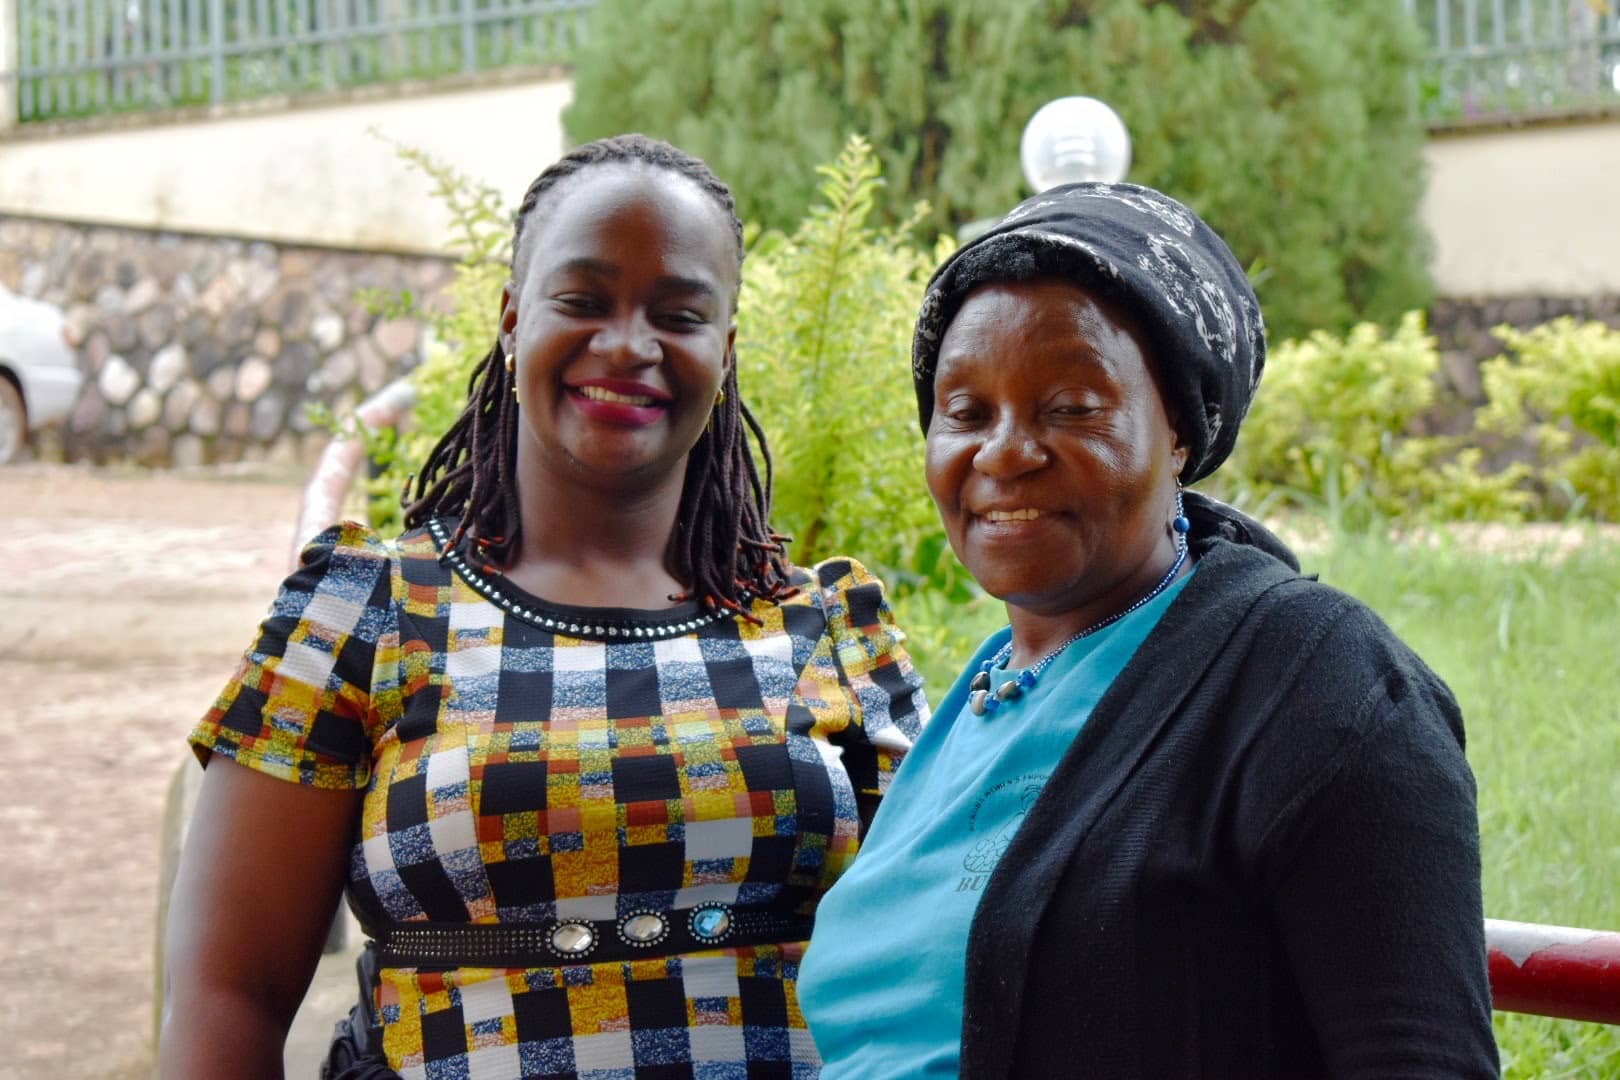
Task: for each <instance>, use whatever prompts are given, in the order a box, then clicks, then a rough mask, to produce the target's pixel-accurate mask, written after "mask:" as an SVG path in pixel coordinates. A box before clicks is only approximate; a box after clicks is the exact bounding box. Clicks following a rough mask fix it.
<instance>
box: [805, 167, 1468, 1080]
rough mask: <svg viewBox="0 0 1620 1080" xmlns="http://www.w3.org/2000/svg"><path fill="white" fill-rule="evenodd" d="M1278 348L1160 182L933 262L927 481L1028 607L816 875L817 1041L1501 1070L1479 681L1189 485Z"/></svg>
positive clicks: (840, 1065)
mask: <svg viewBox="0 0 1620 1080" xmlns="http://www.w3.org/2000/svg"><path fill="white" fill-rule="evenodd" d="M1264 355H1265V339H1264V329H1263V326H1262V323H1261V318H1260V312H1259V308H1258V306H1257V304H1256V301H1255V298H1254V294H1253V292H1252V291H1251V289H1250V288H1249V285H1248V283H1247V281H1246V280H1245V276H1244V273H1243V270H1242V268H1241V267H1240V266H1239V265H1238V263H1237V262H1236V260H1235V259H1234V258H1233V256H1232V254H1231V252H1230V251H1229V250H1228V249H1227V247H1226V245H1225V244H1224V243H1223V242H1222V241H1221V239H1220V238H1219V237H1218V236H1216V235H1215V233H1214V232H1212V231H1211V230H1210V229H1209V227H1208V226H1206V225H1205V224H1204V223H1203V222H1202V221H1201V220H1199V218H1198V217H1197V216H1196V215H1195V214H1193V213H1192V211H1190V210H1188V209H1187V208H1186V207H1184V206H1182V205H1181V204H1179V203H1177V202H1175V201H1174V200H1172V199H1170V198H1168V197H1166V196H1164V195H1162V194H1160V193H1158V192H1155V191H1152V190H1149V189H1145V188H1141V187H1136V186H1132V185H1099V184H1080V185H1074V186H1069V187H1065V188H1060V189H1056V190H1054V191H1049V192H1046V193H1044V194H1041V195H1039V196H1036V197H1035V198H1033V199H1031V200H1029V201H1027V202H1025V203H1024V204H1023V205H1022V206H1020V207H1018V208H1017V209H1016V210H1014V211H1013V212H1012V213H1011V214H1009V215H1008V216H1007V217H1006V218H1005V219H1004V220H1003V221H1002V222H1000V223H999V224H998V225H997V226H996V227H995V228H993V229H991V230H990V231H989V232H988V233H986V234H984V235H983V236H981V237H980V238H979V239H977V240H976V241H974V242H973V243H971V244H969V245H968V246H966V247H964V248H962V249H961V250H960V251H958V252H957V253H956V254H955V255H954V256H952V257H951V258H950V259H949V260H948V261H947V262H946V263H945V265H944V266H943V267H941V268H940V270H939V271H938V273H936V274H935V276H934V280H933V282H932V284H931V285H930V287H929V290H928V293H927V296H926V298H925V300H924V302H923V307H922V314H921V318H920V320H919V323H918V326H917V333H916V340H915V347H914V355H913V373H914V378H915V382H916V389H917V401H918V406H919V410H920V414H921V419H922V425H923V429H924V431H925V432H926V434H927V476H928V486H929V490H930V491H931V493H932V494H933V497H934V500H935V502H936V503H937V504H938V508H939V512H940V516H941V518H942V520H943V521H944V524H945V529H946V532H947V533H948V534H949V537H950V541H951V545H952V547H953V548H954V549H955V551H956V553H957V555H958V556H959V557H960V558H961V560H962V562H963V564H964V565H965V566H966V567H967V568H968V569H969V570H970V571H971V572H972V573H973V575H974V577H975V578H976V579H977V580H978V581H979V582H980V584H982V585H983V586H984V588H985V589H986V590H988V591H989V592H990V593H992V594H993V595H995V596H997V597H999V598H1000V599H1002V600H1004V601H1005V602H1006V605H1007V615H1008V621H1009V623H1010V624H1011V625H1010V626H1009V627H1008V628H1006V629H1004V630H1001V631H999V632H997V633H996V634H994V635H992V636H991V637H990V639H989V640H988V641H986V642H985V643H984V645H983V646H982V647H981V648H980V649H979V652H978V653H977V655H975V656H974V657H973V659H972V661H971V662H970V663H969V664H968V666H967V669H966V671H965V672H964V673H963V675H962V677H961V678H960V679H959V680H958V682H957V683H956V685H955V686H954V687H953V688H952V689H951V691H950V692H949V694H947V695H946V697H945V699H944V701H943V702H942V703H941V705H940V707H939V709H938V711H937V713H936V715H935V719H934V721H933V723H932V724H931V725H930V726H929V727H928V728H927V729H925V730H924V732H923V734H922V736H921V738H920V739H919V741H918V742H917V744H916V746H915V747H914V749H913V751H912V753H911V754H910V755H909V756H908V758H907V760H906V762H905V764H904V766H903V767H902V768H901V769H900V771H899V774H898V775H897V776H896V778H895V780H894V783H893V786H892V787H891V790H890V793H889V797H888V799H887V800H886V801H885V803H884V805H883V807H882V809H881V810H880V811H879V813H878V814H877V817H876V820H875V821H874V822H873V825H872V828H871V831H870V833H869V835H868V838H867V842H866V845H865V847H864V848H863V850H862V853H861V856H860V858H859V859H857V860H856V862H855V865H854V867H853V868H852V870H851V871H850V872H849V873H847V874H846V875H845V876H844V877H843V878H842V879H841V880H840V881H839V883H838V884H837V886H836V887H834V888H833V889H832V891H831V892H830V894H829V895H828V896H827V897H826V899H825V900H824V901H823V903H822V905H821V907H820V909H819V911H818V914H817V919H816V931H815V937H814V939H813V943H812V946H811V948H810V951H809V954H808V956H807V961H806V965H805V967H804V970H803V973H802V981H801V984H800V994H801V1001H802V1002H803V1004H804V1008H805V1011H806V1015H807V1018H808V1020H809V1022H810V1025H811V1031H812V1034H813V1035H814V1036H815V1039H816V1043H817V1045H818V1047H819V1048H820V1050H821V1052H822V1055H823V1057H824V1059H825V1062H826V1064H825V1069H824V1072H823V1075H824V1076H826V1077H833V1078H836V1077H857V1076H858V1077H861V1078H863V1080H877V1078H883V1077H920V1076H956V1075H961V1076H964V1077H1011V1076H1016V1077H1039V1076H1105V1077H1130V1076H1145V1077H1169V1076H1176V1077H1183V1076H1242V1077H1307V1076H1323V1075H1332V1076H1368V1077H1371V1076H1379V1077H1387V1076H1492V1075H1495V1074H1496V1071H1497V1057H1496V1048H1495V1044H1494V1042H1493V1040H1492V1035H1491V1024H1490V1008H1491V1006H1490V993H1489V988H1488V984H1487V980H1486V966H1485V947H1484V941H1483V931H1482V918H1481V907H1480V887H1479V837H1478V823H1477V817H1476V813H1475V807H1474V785H1473V779H1472V776H1471V775H1470V773H1469V769H1468V765H1467V763H1466V762H1465V760H1464V758H1463V730H1462V719H1461V717H1460V715H1459V714H1458V710H1457V706H1456V703H1455V701H1454V700H1453V699H1452V696H1451V694H1450V692H1449V691H1448V690H1447V689H1446V687H1445V685H1444V684H1443V683H1442V682H1441V681H1440V679H1439V678H1437V677H1436V676H1435V674H1434V673H1433V672H1431V671H1430V670H1429V669H1428V668H1427V667H1425V666H1424V664H1423V662H1422V661H1421V660H1419V659H1418V658H1417V657H1416V656H1415V655H1413V654H1412V653H1411V652H1410V651H1409V650H1408V649H1407V648H1406V647H1405V646H1404V645H1402V644H1401V642H1400V641H1399V640H1398V639H1397V638H1396V637H1395V635H1394V634H1393V633H1391V632H1390V630H1389V629H1388V628H1387V627H1385V626H1384V625H1383V623H1381V622H1380V621H1379V620H1378V619H1377V617H1376V616H1374V615H1373V614H1372V613H1371V612H1370V611H1368V610H1367V609H1366V608H1365V607H1363V606H1362V605H1361V604H1359V603H1357V602H1356V601H1355V600H1353V599H1351V598H1350V597H1348V596H1345V595H1343V594H1341V593H1338V592H1336V591H1334V590H1333V589H1331V588H1329V587H1327V586H1325V585H1321V584H1318V583H1316V582H1315V581H1313V580H1311V579H1309V578H1305V577H1302V576H1300V574H1299V572H1298V565H1297V563H1296V561H1295V559H1294V557H1293V556H1292V555H1291V554H1290V553H1289V551H1288V550H1287V548H1286V547H1284V546H1283V545H1282V544H1281V543H1280V542H1279V541H1278V540H1277V539H1276V537H1274V536H1272V535H1271V534H1270V533H1268V532H1267V531H1266V530H1265V529H1264V528H1262V527H1261V526H1259V525H1258V524H1257V523H1255V522H1253V521H1251V520H1249V519H1247V518H1245V517H1243V516H1242V515H1240V514H1238V513H1236V512H1235V511H1233V510H1231V509H1230V508H1228V507H1225V506H1223V505H1221V504H1219V503H1217V502H1215V501H1214V500H1211V499H1206V498H1201V497H1199V496H1196V495H1194V494H1192V493H1187V494H1186V495H1185V496H1184V495H1183V492H1182V484H1184V483H1192V482H1193V481H1196V480H1198V479H1200V478H1202V477H1204V476H1207V475H1208V474H1209V473H1210V472H1211V471H1213V470H1214V469H1215V468H1216V467H1217V466H1218V465H1219V464H1220V463H1221V461H1222V460H1223V459H1224V458H1225V457H1226V456H1227V454H1228V452H1229V451H1230V450H1231V448H1232V444H1233V441H1234V439H1235V437H1236V435H1237V430H1238V425H1239V422H1240V421H1241V420H1242V419H1243V416H1244V414H1245V412H1246V411H1247V408H1248V405H1249V401H1250V398H1251V396H1252V394H1253V392H1254V389H1255V386H1256V384H1257V383H1258V381H1259V377H1260V370H1261V367H1262V364H1263V362H1264ZM858 928H859V929H862V930H864V931H865V932H864V933H858V932H856V930H857V929H858Z"/></svg>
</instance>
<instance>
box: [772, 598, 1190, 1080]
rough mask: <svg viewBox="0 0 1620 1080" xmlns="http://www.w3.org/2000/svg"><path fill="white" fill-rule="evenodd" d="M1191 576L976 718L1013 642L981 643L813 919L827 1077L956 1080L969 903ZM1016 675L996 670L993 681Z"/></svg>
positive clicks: (807, 991)
mask: <svg viewBox="0 0 1620 1080" xmlns="http://www.w3.org/2000/svg"><path fill="white" fill-rule="evenodd" d="M1190 577H1191V575H1190V574H1188V575H1184V576H1183V577H1182V578H1181V579H1180V580H1179V581H1177V582H1176V583H1175V584H1174V585H1172V586H1170V588H1168V589H1166V590H1165V591H1164V592H1162V593H1160V594H1159V595H1158V596H1156V597H1154V598H1153V600H1152V601H1151V602H1150V603H1147V604H1144V605H1143V606H1142V607H1140V608H1138V609H1137V610H1136V611H1133V612H1131V614H1129V615H1127V616H1126V617H1125V618H1123V619H1121V620H1120V621H1119V622H1117V623H1114V624H1113V625H1112V626H1109V627H1107V628H1105V629H1103V630H1100V631H1098V632H1097V633H1095V634H1092V635H1091V636H1089V637H1085V638H1081V639H1080V640H1079V641H1077V642H1075V643H1074V644H1073V645H1070V646H1069V647H1068V648H1067V649H1066V650H1064V652H1063V653H1062V654H1061V655H1059V656H1058V658H1057V659H1056V660H1054V661H1053V662H1052V663H1051V665H1050V666H1048V667H1047V669H1046V670H1045V671H1044V672H1042V673H1041V676H1040V678H1039V680H1038V681H1037V682H1036V684H1035V687H1034V688H1033V689H1032V690H1029V691H1027V692H1026V693H1025V694H1024V696H1023V697H1021V698H1019V699H1018V700H1017V701H1016V702H1014V703H1009V704H1006V705H1003V706H1002V707H1001V708H1000V709H998V710H997V711H995V712H992V713H989V714H987V715H985V716H975V715H973V713H972V712H971V711H969V710H968V708H967V695H968V682H969V680H970V679H971V678H972V676H973V675H974V674H975V673H977V672H978V670H979V664H980V663H981V662H983V661H984V660H986V659H988V658H990V657H991V656H994V655H995V654H996V652H997V650H999V649H1000V648H1001V647H1002V646H1003V645H1005V644H1006V643H1007V640H1008V638H1009V637H1010V631H1009V630H1007V629H1005V628H1004V629H1002V630H999V631H997V632H996V633H995V634H992V635H991V636H990V639H989V640H988V641H986V642H985V643H984V644H983V645H981V646H980V647H979V651H978V652H977V653H976V654H975V655H974V657H973V659H972V661H971V662H970V663H969V664H968V666H967V669H966V671H965V672H964V674H963V675H962V676H961V677H960V678H959V679H957V681H956V684H955V685H954V686H952V687H951V690H950V692H949V693H948V694H946V695H945V699H944V700H943V701H942V702H940V707H939V709H938V710H936V711H935V713H934V718H933V720H932V721H931V722H930V723H929V724H928V726H927V727H925V728H924V729H923V732H922V735H921V737H920V738H919V739H918V740H917V743H916V745H915V746H913V747H912V749H911V752H910V753H908V754H907V755H906V758H905V761H904V762H902V763H901V765H900V770H899V771H898V772H897V773H896V774H895V777H894V781H893V783H892V784H891V785H890V787H889V791H888V793H887V794H886V795H885V797H884V799H883V804H882V806H880V807H879V809H878V813H877V817H876V818H875V819H874V820H873V822H872V827H871V830H870V832H869V833H868V834H867V837H866V842H865V843H864V844H862V846H861V852H860V855H859V856H858V857H857V858H856V859H855V862H854V865H853V866H851V867H850V869H849V870H848V871H846V872H845V873H844V876H843V877H841V878H839V880H838V883H837V884H836V885H834V886H833V888H832V890H831V891H830V892H828V893H827V895H826V896H824V897H823V898H822V900H821V904H820V905H819V906H818V907H817V909H816V929H815V935H814V937H812V938H811V942H810V949H809V951H808V952H807V953H806V954H805V958H804V963H803V965H802V966H801V968H800V971H799V1004H800V1006H801V1007H802V1008H803V1010H804V1015H805V1019H806V1020H807V1021H808V1023H809V1026H810V1034H811V1035H812V1036H813V1037H814V1038H815V1041H816V1047H817V1049H818V1050H820V1052H821V1057H822V1061H823V1066H822V1071H821V1075H822V1078H823V1080H841V1078H851V1080H885V1078H896V1080H898V1078H907V1080H911V1078H916V1077H929V1076H942V1077H943V1076H950V1077H954V1076H956V1075H957V1072H958V1064H959V1061H960V1058H961V1051H962V1041H961V1040H962V995H963V972H964V969H965V968H966V965H967V939H968V927H969V924H970V923H971V922H972V921H973V913H974V909H975V908H976V907H977V906H978V902H979V894H980V892H981V891H982V890H983V888H984V885H985V882H987V881H988V880H989V879H990V872H991V871H992V870H994V869H995V866H996V863H997V862H998V861H999V860H1000V858H1001V854H1002V852H1004V851H1006V850H1007V844H1008V843H1009V842H1010V841H1011V840H1012V836H1013V833H1014V832H1016V831H1017V829H1018V826H1019V825H1020V824H1021V823H1022V822H1023V819H1024V815H1025V814H1026V813H1027V812H1028V811H1029V808H1030V806H1031V805H1032V804H1033V803H1034V802H1035V798H1036V796H1038V795H1039V794H1040V793H1041V789H1042V788H1043V787H1045V785H1046V781H1047V778H1048V777H1049V776H1050V775H1051V773H1052V769H1053V768H1055V767H1056V765H1057V763H1058V760H1059V759H1060V758H1061V757H1062V756H1063V753H1064V751H1066V750H1067V749H1068V748H1069V744H1070V743H1072V742H1073V741H1074V737H1075V736H1076V735H1078V734H1079V733H1080V729H1081V727H1082V726H1084V724H1085V722H1086V719H1087V717H1089V716H1090V715H1091V711H1092V709H1093V708H1095V707H1096V704H1097V702H1098V701H1099V700H1101V698H1102V696H1103V693H1104V692H1105V691H1106V690H1107V689H1108V687H1109V685H1110V684H1111V683H1112V682H1113V681H1114V678H1115V677H1116V676H1117V675H1118V674H1119V673H1120V671H1122V670H1123V669H1124V667H1125V664H1126V662H1127V661H1129V660H1130V658H1131V656H1132V655H1133V654H1134V653H1135V652H1136V650H1137V648H1138V646H1140V645H1141V644H1142V642H1143V641H1144V640H1145V639H1146V638H1147V636H1148V633H1149V632H1150V631H1151V630H1152V629H1153V627H1154V626H1155V625H1156V624H1157V623H1158V621H1159V618H1160V616H1162V615H1163V614H1164V611H1165V609H1166V608H1168V607H1169V606H1170V603H1171V602H1172V601H1173V600H1174V599H1175V597H1176V595H1177V594H1178V593H1179V592H1180V591H1181V589H1182V588H1183V587H1184V586H1185V585H1186V583H1187V581H1188V580H1189V578H1190ZM1018 674H1019V671H1018V670H1017V669H1014V670H1012V671H1004V670H1003V669H997V670H995V671H993V672H991V685H992V687H996V686H1000V685H1001V684H1002V683H1003V682H1005V681H1006V680H1007V679H1009V678H1013V679H1016V678H1017V677H1018Z"/></svg>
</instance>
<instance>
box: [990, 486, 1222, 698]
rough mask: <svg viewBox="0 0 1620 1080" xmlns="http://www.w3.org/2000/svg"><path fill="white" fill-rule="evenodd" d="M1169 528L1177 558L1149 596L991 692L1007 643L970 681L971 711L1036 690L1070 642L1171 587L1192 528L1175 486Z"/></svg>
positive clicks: (1008, 651)
mask: <svg viewBox="0 0 1620 1080" xmlns="http://www.w3.org/2000/svg"><path fill="white" fill-rule="evenodd" d="M1170 527H1171V528H1172V529H1174V530H1175V534H1176V561H1175V562H1173V563H1171V564H1170V569H1168V570H1166V571H1165V572H1164V577H1162V578H1160V579H1159V583H1158V584H1157V585H1155V586H1153V588H1152V590H1150V591H1149V592H1148V593H1147V594H1146V595H1144V596H1142V597H1141V598H1140V599H1138V600H1137V601H1136V603H1134V604H1132V605H1131V606H1130V607H1128V608H1126V609H1125V610H1124V611H1119V612H1115V613H1114V614H1112V615H1110V616H1108V618H1106V619H1102V620H1099V621H1098V622H1094V623H1092V624H1091V625H1090V626H1088V627H1086V628H1085V629H1084V630H1081V631H1080V632H1079V633H1077V634H1075V635H1074V636H1073V637H1071V638H1069V639H1068V640H1067V641H1065V642H1064V643H1063V644H1061V645H1059V646H1058V647H1057V648H1055V649H1053V650H1052V651H1051V652H1049V653H1047V654H1046V655H1045V656H1043V657H1041V658H1040V659H1039V660H1037V661H1035V662H1034V663H1033V664H1031V665H1030V666H1029V667H1027V668H1025V669H1024V670H1023V671H1021V672H1019V673H1018V678H1016V679H1008V680H1007V681H1006V682H1004V683H1002V684H1001V685H1000V686H998V687H997V688H996V689H995V691H994V692H993V693H992V692H991V690H990V672H991V671H993V670H995V669H996V668H998V667H1000V666H1001V665H1003V664H1005V663H1006V662H1007V661H1008V660H1009V659H1011V658H1012V650H1013V647H1012V642H1011V641H1009V642H1007V644H1005V645H1003V646H1002V647H1001V648H1000V649H998V650H997V651H996V655H994V656H992V657H991V658H990V659H988V660H986V661H984V662H983V663H981V664H980V665H979V673H978V674H977V675H975V676H973V681H972V682H971V683H969V684H968V690H969V691H970V692H969V694H968V709H969V711H971V712H972V713H973V715H974V716H989V715H990V714H992V713H994V712H995V711H996V710H997V709H999V708H1001V706H1002V705H1005V704H1010V703H1011V702H1014V701H1017V700H1018V699H1019V698H1021V697H1023V696H1024V694H1025V693H1026V692H1027V691H1030V690H1033V689H1035V684H1036V683H1037V682H1039V681H1040V678H1041V672H1043V671H1045V670H1046V669H1047V668H1048V667H1050V666H1051V664H1052V661H1054V660H1056V659H1057V658H1058V657H1059V656H1062V655H1063V650H1064V649H1067V648H1068V647H1069V646H1070V645H1073V644H1074V643H1075V642H1077V641H1079V640H1080V639H1081V638H1083V637H1090V636H1091V635H1092V634H1095V633H1096V632H1097V631H1099V630H1102V629H1105V628H1107V627H1110V626H1112V625H1114V624H1115V623H1117V622H1119V620H1121V619H1123V618H1124V617H1125V616H1127V615H1129V614H1130V613H1131V612H1133V611H1135V610H1136V609H1137V608H1140V607H1141V606H1142V605H1143V604H1146V603H1148V602H1149V601H1151V600H1152V599H1153V598H1154V597H1155V596H1158V595H1159V594H1160V593H1162V592H1164V590H1166V589H1168V588H1169V587H1170V583H1171V582H1172V581H1174V580H1176V575H1177V574H1178V573H1180V572H1181V567H1182V564H1183V563H1185V562H1186V561H1187V533H1188V532H1189V531H1191V529H1192V522H1190V521H1188V520H1187V514H1186V511H1185V510H1184V509H1183V508H1182V505H1181V488H1180V487H1179V486H1178V487H1177V488H1176V516H1175V520H1174V521H1172V522H1171V523H1170Z"/></svg>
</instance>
